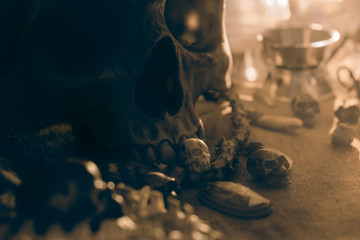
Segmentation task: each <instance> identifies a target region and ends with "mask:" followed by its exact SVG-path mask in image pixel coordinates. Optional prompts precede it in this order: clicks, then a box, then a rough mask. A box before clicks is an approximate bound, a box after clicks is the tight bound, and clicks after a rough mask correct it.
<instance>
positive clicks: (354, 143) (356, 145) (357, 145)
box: [351, 138, 360, 159]
mask: <svg viewBox="0 0 360 240" xmlns="http://www.w3.org/2000/svg"><path fill="white" fill-rule="evenodd" d="M351 146H353V147H354V148H356V149H357V150H358V152H359V159H360V141H359V139H358V138H354V140H353V141H352V143H351Z"/></svg>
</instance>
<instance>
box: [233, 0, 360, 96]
mask: <svg viewBox="0 0 360 240" xmlns="http://www.w3.org/2000/svg"><path fill="white" fill-rule="evenodd" d="M359 12H360V1H358V0H256V1H245V0H227V10H226V14H227V16H226V29H227V35H228V39H229V43H230V47H231V50H232V54H233V59H234V68H233V74H232V81H233V85H234V87H235V88H236V90H237V91H239V93H240V94H247V100H250V101H251V100H252V99H253V94H254V93H255V92H257V91H256V90H257V89H261V88H263V86H264V84H267V83H266V81H265V80H266V76H271V74H270V75H268V72H270V73H271V71H272V70H273V68H272V66H270V65H269V64H267V63H264V61H263V58H262V46H261V43H260V42H259V41H257V40H256V36H257V35H258V34H260V33H264V32H265V31H266V30H268V29H272V28H277V27H294V26H302V27H304V26H309V25H312V24H314V23H316V24H319V25H321V26H322V27H323V28H324V29H326V30H332V29H335V30H337V31H338V32H339V33H340V41H338V42H337V43H335V44H333V46H332V47H331V48H332V49H333V50H334V52H333V53H335V50H338V49H340V48H342V43H343V42H344V41H343V40H345V39H346V36H352V35H354V33H355V32H356V30H357V29H358V27H359V26H360V18H359V17H358V13H359ZM294 56H295V55H294ZM331 56H332V55H331ZM320 67H321V68H315V69H310V70H309V71H306V72H303V71H301V72H298V73H299V74H293V73H295V71H290V73H291V74H293V75H295V76H296V77H297V78H299V79H301V78H303V77H304V76H306V77H308V76H310V79H312V80H311V81H312V83H313V84H314V83H315V81H314V78H313V76H311V75H316V77H320V78H321V79H325V82H323V83H324V84H325V83H326V84H327V83H328V82H329V76H328V75H327V72H326V70H327V62H326V61H324V64H322V65H321V66H320ZM286 70H287V69H285V71H283V70H282V69H279V71H276V75H278V76H279V74H280V77H286V76H289V73H288V71H286ZM282 74H283V75H284V76H282ZM285 75H286V76H285ZM330 77H333V76H332V75H331V76H330ZM290 80H291V79H290ZM321 81H322V80H321ZM324 84H323V85H324ZM326 84H325V85H326ZM325 85H324V86H325ZM309 87H311V86H309ZM325 88H326V87H325ZM325 88H324V89H322V90H321V91H325V90H326V89H325ZM271 89H273V90H274V86H272V88H271ZM263 90H265V92H266V91H267V90H266V89H263ZM316 91H317V90H316ZM316 91H315V92H316ZM326 91H328V90H326ZM329 91H331V90H329ZM263 92H264V91H263ZM270 95H271V94H270Z"/></svg>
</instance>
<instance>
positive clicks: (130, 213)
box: [115, 183, 223, 240]
mask: <svg viewBox="0 0 360 240" xmlns="http://www.w3.org/2000/svg"><path fill="white" fill-rule="evenodd" d="M115 191H116V192H117V193H118V194H120V195H121V196H123V201H122V207H123V210H124V213H125V215H124V216H123V217H120V218H118V219H117V220H116V222H117V225H118V227H119V228H120V229H121V233H122V234H123V235H126V236H127V238H124V239H156V240H166V239H189V240H192V239H194V240H197V239H209V240H219V239H222V238H223V233H222V232H221V231H217V230H214V229H213V228H211V227H210V226H209V225H208V224H207V223H206V222H205V221H203V220H202V219H200V218H199V217H198V216H197V215H196V214H195V213H194V209H193V208H192V206H191V205H190V204H187V203H185V204H182V203H181V202H180V201H179V200H177V199H175V198H172V197H169V198H167V200H166V205H167V208H165V202H164V200H163V197H162V194H161V193H160V192H159V191H155V190H152V189H150V187H149V186H145V187H143V188H142V189H140V190H136V189H134V188H132V187H130V186H127V185H125V184H123V183H121V184H118V185H117V187H116V188H115ZM129 226H130V227H129ZM155 230H156V231H155Z"/></svg>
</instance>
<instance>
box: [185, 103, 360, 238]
mask: <svg viewBox="0 0 360 240" xmlns="http://www.w3.org/2000/svg"><path fill="white" fill-rule="evenodd" d="M201 104H211V103H200V105H201ZM198 105H199V104H198ZM245 106H246V107H254V108H256V109H257V110H259V111H261V112H263V113H268V114H273V115H282V116H293V113H292V112H291V108H290V103H285V102H278V103H277V105H276V107H274V108H269V107H266V106H264V105H263V104H260V103H257V102H251V103H245ZM201 107H203V106H201ZM218 107H219V106H216V104H214V105H213V106H211V107H210V106H206V108H207V109H213V110H214V111H210V112H207V113H205V114H203V116H202V118H203V120H204V124H205V129H206V130H207V131H208V138H209V137H210V140H214V142H216V141H217V140H216V139H217V138H218V137H220V136H221V135H225V136H226V135H227V134H228V133H229V131H228V129H227V128H228V127H229V124H228V123H230V121H229V119H228V118H226V116H221V115H220V114H219V112H217V113H215V112H216V110H215V109H217V108H218ZM320 109H321V113H320V114H318V115H317V124H316V125H315V127H313V128H302V129H299V130H296V131H293V132H291V133H284V132H276V131H270V130H266V129H261V128H258V127H255V126H252V127H251V134H250V140H251V141H259V142H262V143H263V144H264V145H265V146H267V147H272V148H275V149H278V150H280V151H282V152H284V153H285V154H287V155H288V156H289V157H290V158H292V159H293V161H294V167H293V170H292V173H291V181H292V183H291V184H290V185H289V186H288V187H285V188H278V189H276V188H270V187H267V186H265V185H261V184H259V183H258V182H255V181H254V180H253V179H252V177H251V176H249V175H248V174H247V173H246V172H244V171H239V172H238V174H237V176H236V177H235V179H234V181H236V182H240V183H242V184H244V185H246V186H248V187H250V188H251V189H253V190H255V191H256V192H258V193H260V194H261V195H263V196H264V197H267V198H269V199H270V200H271V201H272V203H273V213H272V214H271V215H270V216H268V217H265V218H261V219H253V220H249V219H239V218H234V217H230V216H227V215H224V214H222V213H219V212H217V211H214V210H211V209H209V208H207V207H205V206H203V205H201V204H200V203H199V202H198V200H197V199H196V192H197V191H196V190H193V191H188V192H186V193H184V194H183V195H182V198H183V199H184V200H186V201H188V202H190V203H191V204H192V205H193V206H194V207H195V209H196V213H197V214H198V215H199V216H200V217H201V218H203V219H205V220H207V221H208V222H209V223H210V225H211V226H213V227H214V228H217V229H221V230H222V231H224V233H225V239H359V238H360V228H359V226H360V161H359V154H360V153H359V149H358V148H357V145H356V142H355V144H354V142H353V144H352V146H349V147H334V146H333V145H332V144H331V140H330V139H331V137H330V131H331V129H332V127H333V124H334V121H335V116H334V110H333V109H334V99H328V100H323V101H321V102H320ZM205 112H206V111H205ZM359 125H360V124H355V125H353V128H354V130H355V132H356V135H357V136H358V135H359Z"/></svg>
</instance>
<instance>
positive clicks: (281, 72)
mask: <svg viewBox="0 0 360 240" xmlns="http://www.w3.org/2000/svg"><path fill="white" fill-rule="evenodd" d="M260 36H262V42H263V48H264V49H263V52H264V59H265V61H266V62H267V63H268V66H269V67H270V70H269V73H270V74H269V78H268V79H267V81H266V82H265V84H264V91H265V92H269V91H275V92H274V93H273V94H271V95H272V96H275V97H277V98H278V99H279V100H285V101H290V100H291V99H293V98H294V97H296V96H298V95H302V94H309V95H311V96H312V97H313V98H315V99H317V100H320V99H324V98H327V97H329V96H332V90H331V87H330V84H329V82H328V74H327V71H326V68H325V67H324V66H325V65H326V62H327V60H328V59H329V58H330V56H331V53H332V51H333V45H334V43H336V42H337V41H338V40H339V38H340V34H339V32H338V31H336V30H327V29H324V28H323V26H322V25H320V24H315V23H313V24H310V25H308V26H301V27H300V26H290V25H289V26H281V27H276V28H272V29H269V30H266V31H264V33H262V34H261V35H260Z"/></svg>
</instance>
